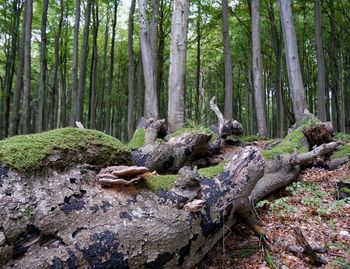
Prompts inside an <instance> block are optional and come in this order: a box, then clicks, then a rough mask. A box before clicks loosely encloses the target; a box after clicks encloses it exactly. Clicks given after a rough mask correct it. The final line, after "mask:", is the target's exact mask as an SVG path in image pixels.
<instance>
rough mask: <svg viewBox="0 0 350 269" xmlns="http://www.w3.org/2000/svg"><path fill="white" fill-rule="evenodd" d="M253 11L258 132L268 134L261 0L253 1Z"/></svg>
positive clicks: (253, 61) (253, 54)
mask: <svg viewBox="0 0 350 269" xmlns="http://www.w3.org/2000/svg"><path fill="white" fill-rule="evenodd" d="M251 13H252V65H253V87H254V100H255V110H256V118H257V123H258V132H259V134H260V135H262V136H267V121H266V101H265V90H264V86H263V78H262V57H261V46H260V27H259V23H260V22H259V18H260V15H259V0H252V1H251Z"/></svg>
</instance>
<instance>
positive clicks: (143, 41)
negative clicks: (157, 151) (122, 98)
mask: <svg viewBox="0 0 350 269" xmlns="http://www.w3.org/2000/svg"><path fill="white" fill-rule="evenodd" d="M156 3H157V0H152V1H151V0H139V12H140V16H139V18H140V45H141V55H142V63H143V65H144V66H143V73H144V81H145V103H144V104H145V107H144V116H145V117H146V118H158V100H157V92H156V72H155V70H156V68H155V67H156V66H155V62H156V58H155V57H156V52H155V50H156V41H157V30H156V29H157V28H156V26H157V22H156V21H155V20H156V18H155V14H157V13H156V10H155V9H156V8H158V5H157V4H156ZM149 6H151V7H149ZM149 8H150V9H151V10H152V13H151V14H152V16H151V18H149V14H148V12H147V10H148V9H149Z"/></svg>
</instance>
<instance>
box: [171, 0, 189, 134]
mask: <svg viewBox="0 0 350 269" xmlns="http://www.w3.org/2000/svg"><path fill="white" fill-rule="evenodd" d="M188 13H189V1H188V0H175V1H174V8H173V17H172V24H171V45H170V51H171V53H170V69H169V98H168V123H169V128H170V131H171V132H173V131H175V130H177V129H179V128H182V127H183V126H184V121H185V119H184V92H185V71H186V52H187V30H188Z"/></svg>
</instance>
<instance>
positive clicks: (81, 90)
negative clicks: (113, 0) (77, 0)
mask: <svg viewBox="0 0 350 269" xmlns="http://www.w3.org/2000/svg"><path fill="white" fill-rule="evenodd" d="M90 18H91V0H87V1H86V13H85V25H84V34H83V44H82V47H81V58H80V76H79V83H78V97H77V114H76V121H79V122H82V121H83V110H84V95H85V87H86V69H87V68H86V61H87V56H88V52H89V28H90Z"/></svg>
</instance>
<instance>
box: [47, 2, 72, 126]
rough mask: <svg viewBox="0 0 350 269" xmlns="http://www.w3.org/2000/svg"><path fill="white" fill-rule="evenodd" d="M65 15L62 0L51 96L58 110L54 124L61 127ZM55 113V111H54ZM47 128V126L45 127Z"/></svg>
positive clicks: (63, 104) (63, 103)
mask: <svg viewBox="0 0 350 269" xmlns="http://www.w3.org/2000/svg"><path fill="white" fill-rule="evenodd" d="M63 17H64V4H63V0H60V20H59V23H58V29H57V33H56V36H55V65H54V71H53V86H52V93H51V94H52V97H53V98H52V97H51V100H52V102H51V104H52V107H53V109H54V110H57V112H56V114H57V115H56V117H55V119H54V122H55V123H56V124H55V125H54V127H55V128H59V127H60V126H62V119H63V106H66V105H67V104H66V103H65V102H63V98H62V97H63V95H64V91H63V89H64V87H63V84H61V86H59V80H58V69H59V67H60V64H61V63H60V51H61V50H63V48H62V47H63V46H62V47H61V48H60V40H61V39H62V38H61V33H62V25H63ZM57 90H58V98H59V100H58V103H59V104H58V106H57V107H56V109H55V103H56V102H55V93H56V92H57ZM52 114H53V115H55V113H54V112H53V113H52ZM44 129H45V127H44Z"/></svg>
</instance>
